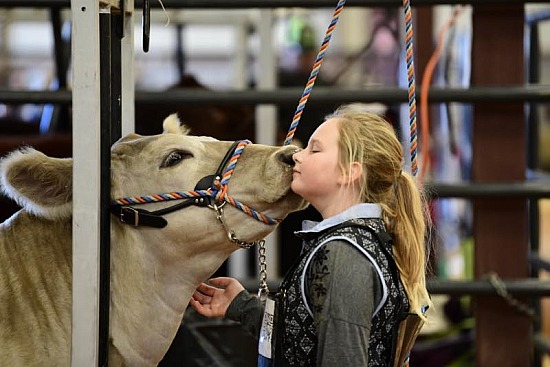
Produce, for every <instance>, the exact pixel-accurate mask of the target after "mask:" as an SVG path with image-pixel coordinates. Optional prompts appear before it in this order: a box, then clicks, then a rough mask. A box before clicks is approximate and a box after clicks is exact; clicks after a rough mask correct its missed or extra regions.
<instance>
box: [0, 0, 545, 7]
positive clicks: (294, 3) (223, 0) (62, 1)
mask: <svg viewBox="0 0 550 367" xmlns="http://www.w3.org/2000/svg"><path fill="white" fill-rule="evenodd" d="M545 2H547V0H416V1H411V5H412V6H426V5H445V4H447V5H454V4H484V5H508V4H526V3H545ZM162 3H163V5H164V7H165V8H167V9H244V8H264V9H265V8H296V7H299V8H327V7H328V8H332V7H334V5H335V1H333V0H272V1H264V0H234V1H227V0H163V1H162ZM402 4H403V3H402V1H401V0H348V1H347V2H346V7H400V6H402ZM141 5H142V1H141V0H139V1H136V2H135V6H136V7H137V8H139V7H141ZM52 6H58V7H67V8H68V7H69V6H70V0H0V7H4V8H9V7H18V8H21V7H28V8H49V7H52ZM151 6H154V7H156V8H158V7H160V4H159V3H157V2H152V3H151Z"/></svg>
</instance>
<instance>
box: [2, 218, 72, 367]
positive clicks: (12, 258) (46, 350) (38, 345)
mask: <svg viewBox="0 0 550 367" xmlns="http://www.w3.org/2000/svg"><path fill="white" fill-rule="evenodd" d="M71 262H72V247H71V220H70V219H67V220H63V221H59V222H54V221H49V220H44V219H40V218H37V217H34V216H31V215H29V214H28V213H26V212H24V211H20V212H18V213H16V214H15V215H14V216H13V217H11V218H10V219H8V220H7V221H6V222H4V223H3V224H1V225H0V343H1V345H2V347H0V363H1V365H3V366H4V365H5V366H35V365H36V366H64V365H69V362H70V360H69V346H70V338H71V333H70V330H71V302H72V296H71V276H72V275H71Z"/></svg>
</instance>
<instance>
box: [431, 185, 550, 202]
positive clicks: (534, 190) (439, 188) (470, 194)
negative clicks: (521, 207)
mask: <svg viewBox="0 0 550 367" xmlns="http://www.w3.org/2000/svg"><path fill="white" fill-rule="evenodd" d="M424 186H425V188H426V191H427V193H428V195H429V196H430V197H432V198H442V197H461V198H495V197H496V198H508V199H509V198H550V182H547V183H533V182H517V183H516V182H513V183H489V182H487V183H485V182H484V183H478V182H465V183H460V184H441V183H439V184H435V183H433V184H430V183H426V184H424Z"/></svg>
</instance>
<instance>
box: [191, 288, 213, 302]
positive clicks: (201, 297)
mask: <svg viewBox="0 0 550 367" xmlns="http://www.w3.org/2000/svg"><path fill="white" fill-rule="evenodd" d="M192 297H193V299H194V300H195V301H197V302H200V303H202V304H204V303H210V301H211V300H212V296H209V295H206V294H204V293H201V292H199V291H195V292H194V293H193V296H192Z"/></svg>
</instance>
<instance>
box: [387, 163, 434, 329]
mask: <svg viewBox="0 0 550 367" xmlns="http://www.w3.org/2000/svg"><path fill="white" fill-rule="evenodd" d="M392 209H393V210H392V211H393V212H394V214H395V216H393V218H392V221H393V233H394V248H393V255H394V258H395V262H396V263H397V267H398V269H399V273H400V274H401V281H402V282H403V285H404V287H405V290H406V291H407V295H408V297H409V304H410V312H411V313H415V314H418V315H419V316H420V317H421V318H423V319H425V316H424V314H423V312H422V311H423V309H424V307H425V306H428V305H431V304H432V303H431V300H430V296H429V295H428V291H427V289H426V268H427V266H426V263H427V246H426V236H425V235H426V229H427V227H428V226H429V224H430V216H429V215H428V210H427V205H426V200H425V199H424V194H423V191H422V190H421V188H420V187H419V186H418V185H417V183H416V181H415V179H414V178H413V177H412V176H411V175H410V174H408V173H406V172H402V173H401V174H400V175H399V176H398V177H397V180H396V181H395V205H394V207H393V208H392Z"/></svg>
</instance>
